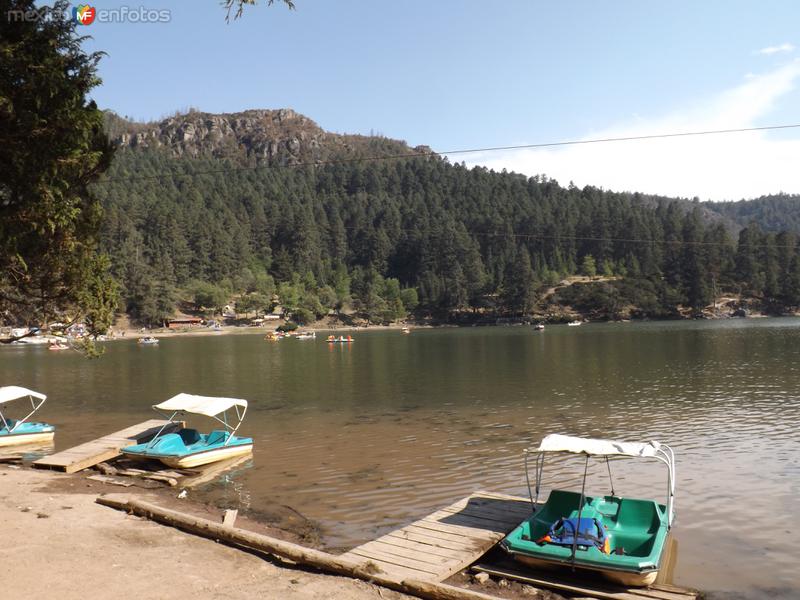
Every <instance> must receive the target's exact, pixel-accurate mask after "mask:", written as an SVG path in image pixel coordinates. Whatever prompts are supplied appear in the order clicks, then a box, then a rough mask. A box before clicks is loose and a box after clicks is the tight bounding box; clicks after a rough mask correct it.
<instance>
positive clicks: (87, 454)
mask: <svg viewBox="0 0 800 600" xmlns="http://www.w3.org/2000/svg"><path fill="white" fill-rule="evenodd" d="M168 422H169V421H165V420H163V419H150V420H148V421H145V422H144V423H139V424H138V425H133V426H132V427H127V428H126V429H123V430H121V431H117V432H115V433H110V434H109V435H106V436H103V437H101V438H98V439H96V440H92V441H91V442H86V443H85V444H81V445H79V446H75V447H73V448H69V449H68V450H63V451H61V452H56V453H55V454H51V455H50V456H45V457H43V458H40V459H39V460H36V461H34V462H33V465H34V466H35V467H39V468H40V469H53V470H56V471H64V472H65V473H75V472H76V471H80V470H81V469H86V468H88V467H93V466H94V465H96V464H98V463H101V462H103V461H106V460H111V459H112V458H116V457H117V456H119V455H120V454H121V449H122V448H124V447H126V446H132V445H134V444H141V443H143V442H146V441H148V440H150V439H152V438H153V436H155V434H156V433H158V430H159V429H161V427H163V426H164V424H165V423H168ZM183 425H184V424H183V423H182V422H177V423H173V424H172V425H171V426H168V427H167V428H166V429H165V430H164V431H165V432H169V431H175V430H177V429H180V428H181V427H183Z"/></svg>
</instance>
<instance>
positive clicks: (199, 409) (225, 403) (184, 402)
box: [153, 394, 247, 417]
mask: <svg viewBox="0 0 800 600" xmlns="http://www.w3.org/2000/svg"><path fill="white" fill-rule="evenodd" d="M232 406H241V407H243V408H245V409H246V408H247V400H240V399H239V398H217V397H215V396H194V395H193V394H178V395H177V396H173V397H172V398H170V399H169V400H166V401H165V402H162V403H161V404H154V405H153V408H157V409H159V410H165V411H175V410H183V411H186V412H190V413H193V414H196V415H205V416H206V417H214V416H216V415H218V414H220V413H221V412H225V411H226V410H228V409H229V408H230V407H232Z"/></svg>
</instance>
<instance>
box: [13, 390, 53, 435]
mask: <svg viewBox="0 0 800 600" xmlns="http://www.w3.org/2000/svg"><path fill="white" fill-rule="evenodd" d="M21 398H28V399H29V400H30V402H31V411H30V412H29V413H28V415H27V416H25V417H23V418H22V419H12V418H10V417H6V416H5V415H4V414H3V411H4V410H5V405H6V404H7V403H8V402H12V401H13V400H19V399H21ZM46 399H47V396H45V395H44V394H40V393H39V392H34V391H33V390H29V389H26V388H24V387H19V386H16V385H9V386H5V387H0V446H11V445H13V444H29V443H33V442H36V443H41V442H49V441H50V440H52V439H53V436H55V434H56V428H55V427H54V426H53V425H50V424H48V423H35V422H32V421H31V422H29V421H28V419H29V418H30V417H31V416H32V415H33V413H35V412H36V411H37V410H39V409H40V408H41V407H42V404H44V401H45V400H46Z"/></svg>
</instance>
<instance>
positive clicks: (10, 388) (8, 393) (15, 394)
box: [0, 385, 47, 404]
mask: <svg viewBox="0 0 800 600" xmlns="http://www.w3.org/2000/svg"><path fill="white" fill-rule="evenodd" d="M27 396H33V397H34V398H38V399H39V400H45V399H47V396H46V395H44V394H40V393H39V392H34V391H33V390H29V389H27V388H24V387H19V386H18V385H7V386H5V387H0V404H3V403H5V402H11V401H12V400H16V399H17V398H26V397H27Z"/></svg>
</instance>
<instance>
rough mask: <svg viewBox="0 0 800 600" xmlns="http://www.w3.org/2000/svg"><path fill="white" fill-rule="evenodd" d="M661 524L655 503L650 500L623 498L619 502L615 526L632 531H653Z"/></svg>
mask: <svg viewBox="0 0 800 600" xmlns="http://www.w3.org/2000/svg"><path fill="white" fill-rule="evenodd" d="M660 525H661V518H660V516H659V514H658V509H657V507H656V503H655V502H653V501H652V500H636V499H633V498H623V499H622V500H621V501H620V503H619V512H618V513H617V527H618V528H620V529H630V530H634V531H646V532H651V533H652V532H654V531H656V530H657V529H658V528H659V526H660Z"/></svg>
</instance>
